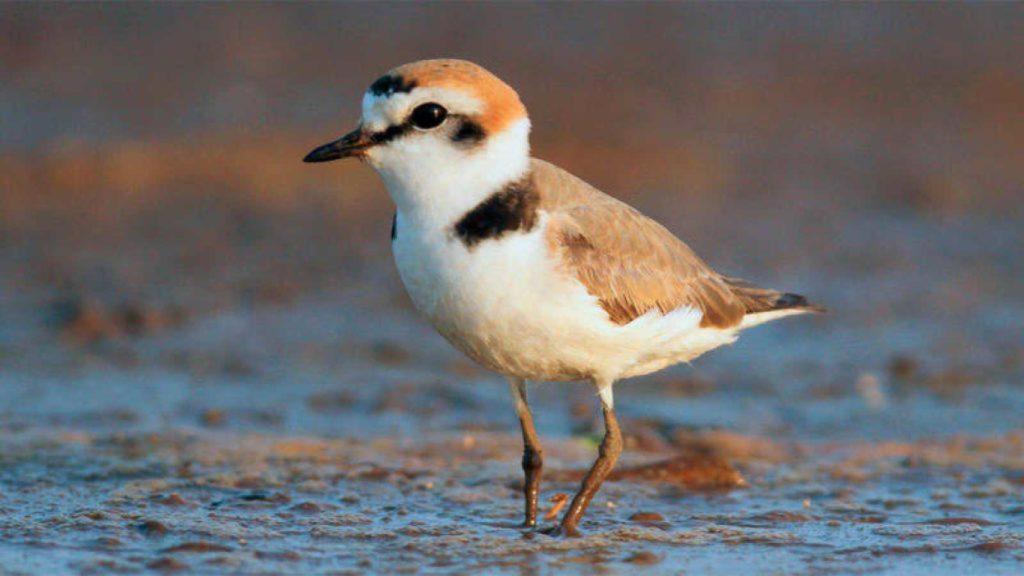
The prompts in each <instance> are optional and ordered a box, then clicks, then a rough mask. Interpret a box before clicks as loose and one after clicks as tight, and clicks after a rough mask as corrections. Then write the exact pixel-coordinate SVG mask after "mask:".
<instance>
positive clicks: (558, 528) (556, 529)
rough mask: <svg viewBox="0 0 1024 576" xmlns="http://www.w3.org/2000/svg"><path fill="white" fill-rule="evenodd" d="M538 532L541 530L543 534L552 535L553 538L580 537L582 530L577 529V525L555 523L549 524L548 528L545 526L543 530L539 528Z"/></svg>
mask: <svg viewBox="0 0 1024 576" xmlns="http://www.w3.org/2000/svg"><path fill="white" fill-rule="evenodd" d="M538 532H540V533H541V534H544V535H545V536H550V537H552V538H579V537H580V531H579V530H577V529H576V527H575V526H565V525H562V524H555V525H554V526H549V527H547V528H543V529H541V530H538Z"/></svg>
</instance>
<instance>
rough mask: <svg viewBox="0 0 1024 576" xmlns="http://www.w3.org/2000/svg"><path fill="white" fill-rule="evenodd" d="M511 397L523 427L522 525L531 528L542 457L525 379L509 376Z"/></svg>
mask: <svg viewBox="0 0 1024 576" xmlns="http://www.w3.org/2000/svg"><path fill="white" fill-rule="evenodd" d="M508 384H509V387H510V388H511V389H512V399H513V400H514V401H515V404H516V414H517V415H518V416H519V425H520V426H521V427H522V428H523V497H524V500H525V504H526V519H525V521H524V522H523V525H524V526H526V527H527V528H532V527H534V526H536V525H537V498H538V496H539V494H540V473H541V470H543V468H544V459H543V457H542V451H541V448H540V440H539V439H538V438H537V431H536V430H535V429H534V427H533V414H532V413H531V412H530V405H529V404H528V403H527V402H526V381H525V380H523V379H522V378H509V380H508Z"/></svg>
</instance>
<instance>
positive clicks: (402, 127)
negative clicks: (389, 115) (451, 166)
mask: <svg viewBox="0 0 1024 576" xmlns="http://www.w3.org/2000/svg"><path fill="white" fill-rule="evenodd" d="M448 117H449V118H451V119H453V120H458V122H459V124H458V126H459V128H458V130H456V131H455V132H454V133H452V135H451V139H452V141H453V142H456V143H458V144H463V145H470V146H472V145H475V144H478V143H480V142H481V141H482V140H483V139H484V137H485V136H486V133H485V132H484V129H483V127H482V126H480V125H479V124H477V123H476V122H474V121H473V120H471V119H469V118H467V117H465V116H462V115H460V114H452V115H450V116H448ZM415 131H416V127H415V126H413V124H412V123H411V122H410V121H408V120H406V121H405V122H403V123H401V124H394V125H392V126H388V127H387V128H385V129H384V130H381V131H380V132H373V133H372V134H370V135H369V138H370V140H371V141H372V142H373V143H374V144H375V145H376V144H387V143H388V142H391V141H392V140H397V139H398V138H401V137H403V136H405V135H406V134H409V133H410V132H415Z"/></svg>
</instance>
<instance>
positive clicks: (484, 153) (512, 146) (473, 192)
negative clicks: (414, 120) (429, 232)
mask: <svg viewBox="0 0 1024 576" xmlns="http://www.w3.org/2000/svg"><path fill="white" fill-rule="evenodd" d="M368 159H369V161H370V164H371V165H372V166H373V167H374V168H375V169H376V170H377V173H378V174H380V176H381V178H382V179H383V180H384V185H385V186H386V187H387V189H388V193H389V194H390V195H391V198H392V200H394V202H395V205H396V206H397V208H398V212H399V215H400V217H401V219H402V220H403V221H407V222H409V223H412V224H414V225H417V226H423V227H427V228H437V227H447V226H450V225H451V224H453V223H454V222H455V221H457V220H458V218H460V217H461V216H462V215H463V214H465V213H466V212H468V211H469V210H471V209H473V207H475V206H476V205H477V204H479V203H480V202H482V201H483V200H484V199H486V198H487V197H488V196H490V195H491V194H493V193H494V192H496V191H498V190H500V189H501V188H502V187H503V186H505V185H506V184H508V183H509V182H513V181H515V180H518V179H519V178H520V177H522V176H523V175H524V174H525V173H526V171H527V170H528V169H529V165H530V120H529V119H528V118H523V119H521V120H517V121H516V122H514V123H512V124H511V125H509V127H508V128H506V129H505V130H503V131H502V132H500V133H497V134H493V135H491V136H489V137H488V138H487V139H486V140H485V141H484V142H483V143H482V144H481V145H480V146H479V147H476V148H471V149H468V150H462V149H459V148H458V147H456V146H452V145H451V144H450V143H447V142H442V141H439V140H437V139H436V138H427V137H420V138H416V137H413V138H402V139H400V140H397V141H395V142H393V143H391V144H390V145H389V146H387V147H385V148H383V149H382V150H379V151H378V150H374V151H373V152H372V153H371V154H370V155H369V158H368Z"/></svg>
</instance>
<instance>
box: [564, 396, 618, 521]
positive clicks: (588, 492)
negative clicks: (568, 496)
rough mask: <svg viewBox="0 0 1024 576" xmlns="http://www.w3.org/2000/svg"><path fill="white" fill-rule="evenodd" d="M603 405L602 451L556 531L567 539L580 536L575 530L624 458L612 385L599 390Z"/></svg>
mask: <svg viewBox="0 0 1024 576" xmlns="http://www.w3.org/2000/svg"><path fill="white" fill-rule="evenodd" d="M600 394H601V404H602V408H603V410H604V440H603V441H601V448H600V450H599V452H598V456H597V460H595V461H594V465H593V466H592V467H591V468H590V471H589V472H587V476H586V477H585V478H584V479H583V485H582V486H580V489H579V491H578V492H576V496H575V497H573V499H572V503H571V504H570V505H569V509H568V510H566V512H565V517H563V518H562V524H561V526H559V527H558V528H556V529H555V530H554V531H553V533H554V534H562V535H565V536H577V535H579V532H578V531H577V530H576V526H577V525H578V524H579V522H580V519H581V518H582V517H583V513H584V512H586V511H587V505H588V504H590V500H591V499H592V498H593V497H594V495H595V494H597V491H598V490H599V489H600V488H601V483H602V482H604V479H605V478H607V477H608V474H609V473H610V472H611V471H612V468H613V467H614V466H615V461H616V460H618V459H619V454H622V432H621V431H620V430H619V421H618V419H616V418H615V408H614V407H613V405H612V388H611V384H608V385H606V386H603V387H601V388H600Z"/></svg>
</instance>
